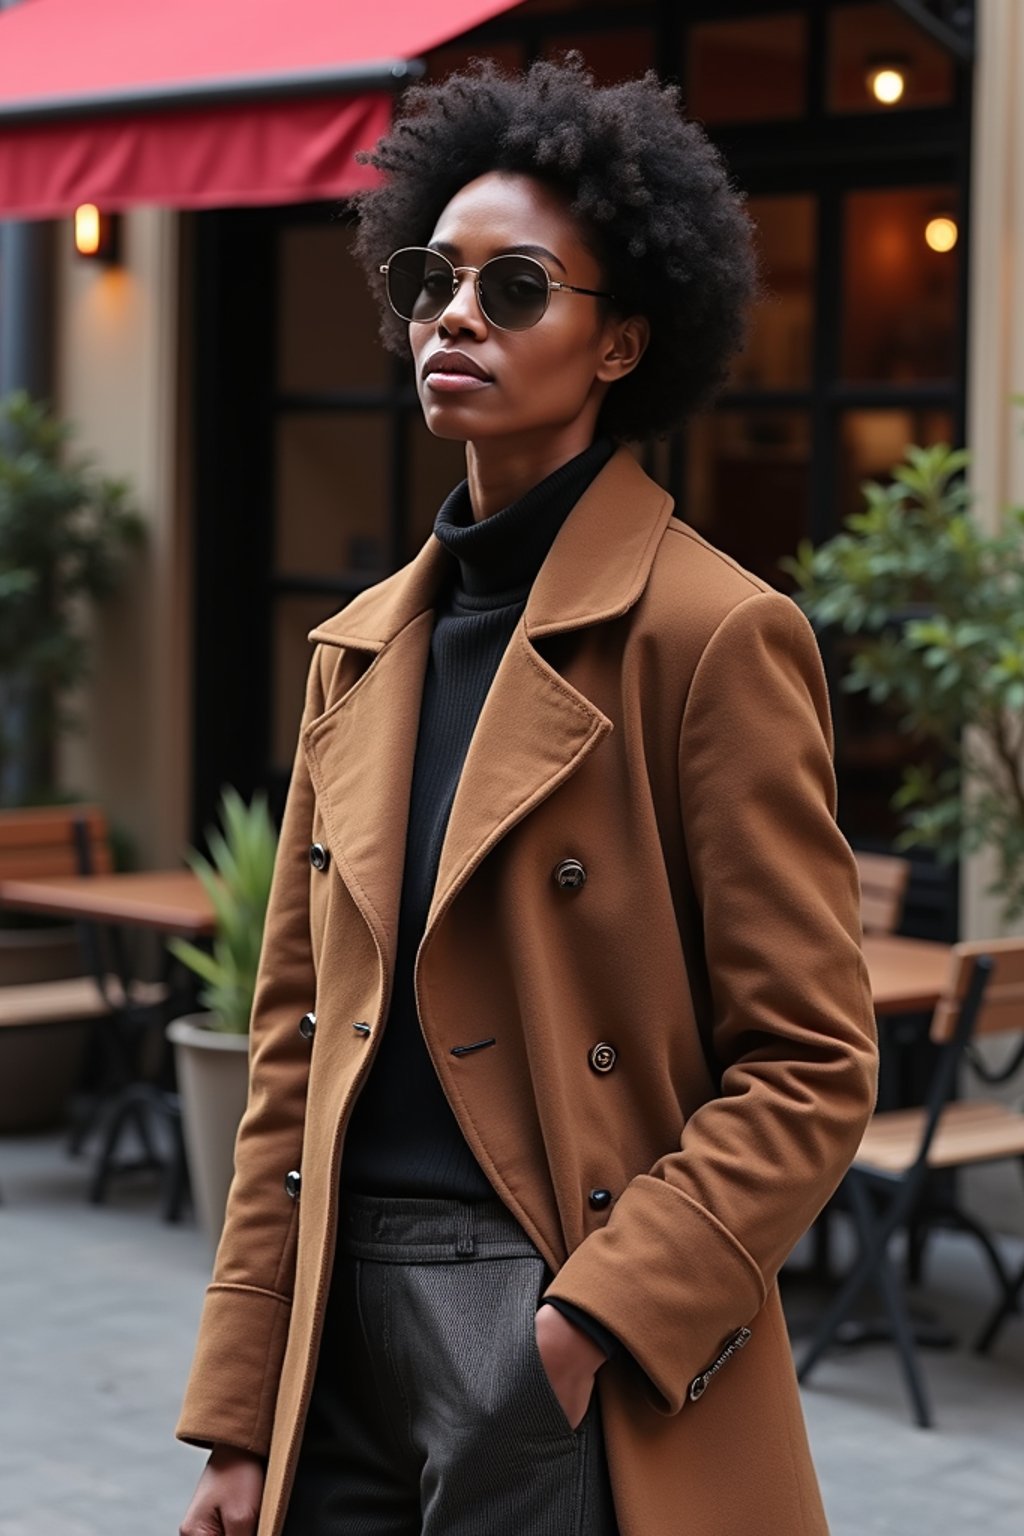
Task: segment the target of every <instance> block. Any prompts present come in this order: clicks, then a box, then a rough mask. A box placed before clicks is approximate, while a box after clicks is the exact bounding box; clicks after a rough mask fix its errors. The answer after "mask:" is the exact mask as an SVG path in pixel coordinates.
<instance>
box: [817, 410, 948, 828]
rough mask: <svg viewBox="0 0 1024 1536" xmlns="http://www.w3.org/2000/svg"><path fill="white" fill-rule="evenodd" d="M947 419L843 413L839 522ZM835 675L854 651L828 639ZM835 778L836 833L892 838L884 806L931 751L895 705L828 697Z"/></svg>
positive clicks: (924, 413)
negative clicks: (867, 484)
mask: <svg viewBox="0 0 1024 1536" xmlns="http://www.w3.org/2000/svg"><path fill="white" fill-rule="evenodd" d="M952 435H953V418H952V416H951V415H950V413H949V412H948V411H943V410H916V411H909V410H906V411H894V410H885V411H867V410H862V411H848V412H847V413H845V415H844V417H843V420H842V423H841V430H840V453H839V463H840V477H841V478H840V485H839V497H838V501H839V506H838V513H839V517H840V518H845V517H848V516H849V515H850V514H851V513H853V512H860V511H862V510H863V507H864V495H863V491H862V490H861V485H862V483H863V482H864V481H865V480H881V481H886V480H888V479H889V477H890V471H891V470H892V468H893V465H894V464H896V463H898V462H899V460H901V459H902V458H903V457H904V455H905V454H906V450H907V445H908V444H910V443H917V444H921V445H922V446H925V447H927V446H929V445H930V444H932V443H939V442H945V443H948V442H951V441H952ZM832 644H833V646H834V648H835V649H834V655H835V657H836V661H837V663H838V667H839V673H840V676H843V675H845V673H846V672H847V671H848V669H849V666H850V664H851V661H852V658H853V656H854V654H855V651H856V648H857V640H856V639H855V638H854V637H842V638H837V637H833V641H832ZM833 709H834V712H835V716H836V743H837V747H836V772H837V777H838V781H839V798H840V808H841V813H842V820H843V829H844V831H845V832H846V834H847V836H848V837H850V838H852V839H854V840H856V839H858V838H883V839H885V838H889V839H892V838H895V837H896V836H897V834H898V833H899V832H900V830H901V827H902V823H901V821H900V819H899V816H898V815H897V813H896V812H895V811H893V810H892V809H891V806H890V801H891V799H892V796H893V795H894V794H895V792H896V790H897V789H898V788H899V784H900V781H901V779H902V776H903V769H904V768H905V767H906V766H907V765H908V764H910V763H919V764H920V763H923V762H925V761H926V760H927V759H928V755H929V752H930V751H931V749H930V748H929V747H928V745H927V744H926V743H923V742H921V741H919V740H917V739H916V738H914V737H911V736H908V735H907V733H906V731H905V730H904V729H903V728H902V726H901V724H900V711H899V709H898V708H897V707H895V706H891V707H890V706H880V705H878V704H873V703H872V702H871V701H870V700H869V699H868V697H867V696H866V695H865V694H861V693H855V694H851V693H846V692H845V691H843V689H842V688H841V687H839V688H837V689H835V690H834V693H833Z"/></svg>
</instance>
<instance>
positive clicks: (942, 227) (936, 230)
mask: <svg viewBox="0 0 1024 1536" xmlns="http://www.w3.org/2000/svg"><path fill="white" fill-rule="evenodd" d="M959 233H960V231H959V230H958V228H957V224H956V220H955V219H951V218H950V217H949V216H948V214H938V215H936V217H935V218H934V219H929V220H928V223H927V224H926V225H925V227H924V238H925V240H926V241H927V243H928V245H929V246H930V247H931V248H932V250H933V251H951V250H952V249H953V247H954V245H956V242H957V237H958V235H959Z"/></svg>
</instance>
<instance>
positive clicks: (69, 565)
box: [0, 391, 144, 1129]
mask: <svg viewBox="0 0 1024 1536" xmlns="http://www.w3.org/2000/svg"><path fill="white" fill-rule="evenodd" d="M71 436H72V429H71V427H70V426H69V425H68V424H67V423H66V422H63V421H61V420H58V418H57V417H56V416H55V415H54V414H53V413H52V412H51V411H50V410H49V408H48V407H47V406H46V405H45V404H43V403H42V402H40V401H34V400H32V399H31V398H30V397H29V396H28V395H27V394H25V393H24V391H16V392H14V393H11V394H9V395H6V396H5V397H4V398H3V399H0V807H4V808H17V807H22V806H33V805H51V804H57V803H62V802H70V801H76V800H80V799H82V798H83V797H82V796H81V795H75V794H64V793H62V792H60V791H59V790H58V789H57V786H56V759H57V744H58V741H59V738H60V736H61V734H62V732H64V731H67V730H70V729H73V728H74V727H75V726H76V725H77V724H78V722H77V720H75V719H74V717H73V716H72V715H71V713H70V711H69V709H68V707H67V699H68V695H69V694H70V693H71V691H72V690H73V689H74V687H75V686H76V685H77V684H79V683H80V682H81V681H82V679H83V678H84V677H85V676H86V675H87V673H88V670H89V643H88V631H87V622H88V619H89V617H90V613H91V611H92V610H93V609H94V608H95V607H96V605H97V604H99V603H102V602H103V601H104V600H105V599H106V598H108V597H110V596H111V595H112V594H113V593H114V592H115V591H116V589H117V587H118V584H119V582H120V580H121V579H122V577H123V575H124V572H125V569H126V557H127V556H128V553H129V551H130V550H132V549H133V548H135V547H137V546H138V545H139V544H140V543H141V540H142V536H143V529H144V524H143V522H142V519H141V518H140V517H139V516H138V514H137V512H135V511H134V510H133V509H132V508H131V507H130V505H129V493H128V488H127V486H126V485H125V484H124V482H122V481H117V480H113V479H108V478H105V477H104V476H102V475H100V474H99V473H97V472H96V470H95V469H94V468H93V466H92V464H91V462H90V460H89V459H87V458H85V457H83V456H81V455H75V454H73V453H71V451H70V449H69V440H70V438H71ZM124 847H125V840H124V836H123V833H119V834H118V836H117V841H116V842H115V857H116V856H117V855H118V854H119V853H122V854H123V851H124ZM82 969H83V961H82V954H81V946H80V943H79V938H78V932H77V929H76V928H75V926H74V925H73V924H69V923H65V922H63V921H55V920H53V919H48V918H43V917H35V916H32V915H29V914H27V913H17V912H13V911H9V910H4V911H0V986H31V985H34V984H36V983H40V982H47V981H56V980H60V979H62V978H65V977H71V976H76V975H79V974H80V973H81V972H82ZM86 1038H87V1026H85V1025H82V1024H79V1023H68V1024H66V1025H63V1024H62V1025H60V1026H57V1025H54V1026H52V1027H48V1028H47V1029H45V1030H38V1029H31V1030H21V1029H16V1028H15V1029H10V1030H5V1031H3V1032H2V1038H0V1052H2V1059H0V1080H2V1081H3V1083H4V1086H5V1093H4V1095H3V1099H4V1102H3V1105H0V1125H2V1126H3V1127H4V1128H5V1129H13V1128H15V1127H17V1128H19V1129H23V1128H28V1127H29V1126H34V1125H35V1124H37V1123H39V1124H42V1123H52V1122H53V1119H54V1116H55V1115H56V1114H59V1113H60V1112H61V1106H63V1105H64V1104H65V1103H66V1093H65V1092H64V1090H63V1088H62V1086H61V1085H64V1088H66V1087H67V1086H68V1085H70V1084H71V1083H73V1081H74V1080H75V1079H76V1077H77V1075H78V1073H79V1071H80V1070H81V1062H82V1058H83V1052H84V1050H85V1046H86ZM33 1106H36V1107H33Z"/></svg>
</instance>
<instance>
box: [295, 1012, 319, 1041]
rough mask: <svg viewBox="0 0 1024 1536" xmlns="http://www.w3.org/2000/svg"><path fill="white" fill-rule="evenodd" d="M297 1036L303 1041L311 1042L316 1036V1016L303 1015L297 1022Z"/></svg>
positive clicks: (310, 1014)
mask: <svg viewBox="0 0 1024 1536" xmlns="http://www.w3.org/2000/svg"><path fill="white" fill-rule="evenodd" d="M299 1034H300V1035H301V1036H302V1038H303V1040H312V1038H313V1036H314V1035H315V1034H316V1014H315V1013H304V1014H303V1015H302V1018H301V1019H300V1020H299Z"/></svg>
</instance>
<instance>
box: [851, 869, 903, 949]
mask: <svg viewBox="0 0 1024 1536" xmlns="http://www.w3.org/2000/svg"><path fill="white" fill-rule="evenodd" d="M854 857H855V858H856V860H857V870H858V873H859V874H860V920H861V926H862V927H863V929H864V932H865V933H895V932H896V929H897V928H898V927H899V925H900V918H901V917H902V916H903V903H904V901H905V900H906V896H907V884H908V882H909V880H910V860H909V859H901V858H897V856H896V855H895V854H890V853H862V852H858V853H855V854H854Z"/></svg>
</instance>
